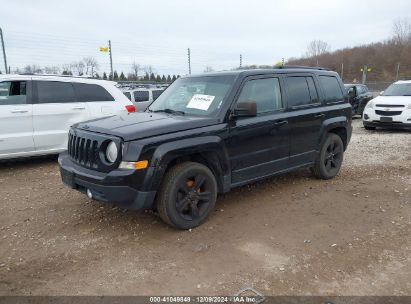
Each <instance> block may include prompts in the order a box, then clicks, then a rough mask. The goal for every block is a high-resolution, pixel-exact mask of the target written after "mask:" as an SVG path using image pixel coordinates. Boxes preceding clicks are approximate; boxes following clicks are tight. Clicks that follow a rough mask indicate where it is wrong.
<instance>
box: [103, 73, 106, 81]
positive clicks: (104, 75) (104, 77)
mask: <svg viewBox="0 0 411 304" xmlns="http://www.w3.org/2000/svg"><path fill="white" fill-rule="evenodd" d="M103 79H104V80H107V74H106V72H104V73H103Z"/></svg>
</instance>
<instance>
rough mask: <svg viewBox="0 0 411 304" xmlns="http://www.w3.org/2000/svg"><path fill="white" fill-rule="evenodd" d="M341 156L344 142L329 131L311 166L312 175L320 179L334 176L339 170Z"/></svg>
mask: <svg viewBox="0 0 411 304" xmlns="http://www.w3.org/2000/svg"><path fill="white" fill-rule="evenodd" d="M343 157H344V144H343V142H342V140H341V137H340V136H338V135H337V134H333V133H329V134H328V136H327V138H326V139H325V141H324V143H323V145H322V147H321V150H320V153H319V154H318V156H317V159H316V160H315V163H314V167H313V168H312V171H313V173H314V176H315V177H317V178H321V179H330V178H333V177H335V176H336V175H337V174H338V172H339V171H340V168H341V165H342V162H343Z"/></svg>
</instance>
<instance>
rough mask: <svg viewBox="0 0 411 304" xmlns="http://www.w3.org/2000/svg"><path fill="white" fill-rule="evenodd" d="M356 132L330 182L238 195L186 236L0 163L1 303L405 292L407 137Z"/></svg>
mask: <svg viewBox="0 0 411 304" xmlns="http://www.w3.org/2000/svg"><path fill="white" fill-rule="evenodd" d="M353 125H354V134H353V137H352V140H351V143H350V146H349V148H348V150H347V152H346V155H345V160H344V165H343V168H342V171H341V173H340V175H339V176H338V177H337V178H335V179H334V180H330V181H322V180H316V179H313V178H311V177H310V174H309V172H308V171H307V170H302V171H299V172H296V173H292V174H287V175H283V176H279V177H274V178H271V179H268V180H266V181H263V182H259V183H255V184H253V185H250V186H245V187H241V188H238V189H235V190H233V191H232V192H230V193H228V194H226V195H223V196H220V197H219V198H218V202H217V208H216V210H215V213H214V214H213V215H212V216H211V217H210V219H209V220H208V221H207V222H206V223H205V224H204V225H202V226H201V227H198V228H196V229H193V230H192V231H177V230H174V229H171V228H168V227H167V226H166V225H165V224H163V223H162V222H161V221H160V219H159V218H158V217H156V216H155V215H153V214H151V213H148V212H132V211H125V210H121V209H119V208H117V207H113V206H111V205H107V204H101V203H98V202H92V201H90V200H89V199H88V198H87V197H86V196H84V195H83V194H80V193H78V192H76V191H74V190H70V189H67V188H66V187H65V186H63V185H62V183H61V181H60V177H59V171H58V166H57V162H56V158H55V157H53V158H42V159H31V160H26V161H17V162H8V163H3V164H0V294H1V295H103V294H104V295H158V294H161V295H233V294H235V293H237V292H238V291H239V290H240V289H242V288H245V287H253V288H255V289H256V290H258V291H260V292H262V293H263V294H265V295H411V280H410V278H411V133H410V132H406V131H382V130H377V131H373V132H369V131H365V130H364V129H363V128H362V127H361V123H360V121H359V120H355V121H354V123H353Z"/></svg>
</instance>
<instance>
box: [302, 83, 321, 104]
mask: <svg viewBox="0 0 411 304" xmlns="http://www.w3.org/2000/svg"><path fill="white" fill-rule="evenodd" d="M305 79H306V80H307V83H308V89H309V90H310V97H311V103H318V102H319V101H320V100H319V99H318V92H317V88H316V87H315V84H314V79H313V78H312V77H306V78H305Z"/></svg>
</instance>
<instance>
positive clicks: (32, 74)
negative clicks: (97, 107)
mask: <svg viewBox="0 0 411 304" xmlns="http://www.w3.org/2000/svg"><path fill="white" fill-rule="evenodd" d="M18 75H24V76H45V77H47V76H53V77H70V78H88V79H92V77H91V76H88V75H86V76H76V75H62V74H36V73H19V74H18Z"/></svg>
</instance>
